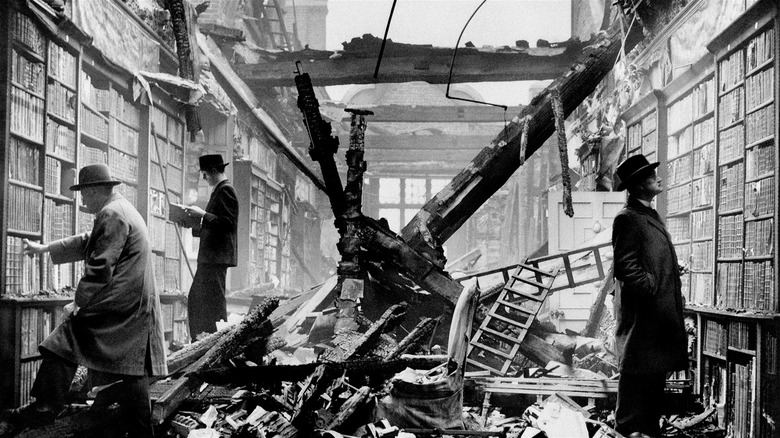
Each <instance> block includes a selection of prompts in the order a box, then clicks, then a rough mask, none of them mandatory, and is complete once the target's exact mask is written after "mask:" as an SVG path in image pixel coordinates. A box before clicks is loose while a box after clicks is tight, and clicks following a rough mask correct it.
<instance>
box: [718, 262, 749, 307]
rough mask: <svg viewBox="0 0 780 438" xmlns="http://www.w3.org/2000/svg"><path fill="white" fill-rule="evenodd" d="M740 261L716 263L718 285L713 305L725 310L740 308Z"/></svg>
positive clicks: (741, 290)
mask: <svg viewBox="0 0 780 438" xmlns="http://www.w3.org/2000/svg"><path fill="white" fill-rule="evenodd" d="M741 287H742V263H718V285H717V292H716V295H715V306H716V307H718V308H720V309H725V310H741V309H743V308H744V307H743V304H742V294H743V289H741Z"/></svg>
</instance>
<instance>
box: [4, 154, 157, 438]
mask: <svg viewBox="0 0 780 438" xmlns="http://www.w3.org/2000/svg"><path fill="white" fill-rule="evenodd" d="M116 184H119V181H116V180H114V179H112V178H111V175H110V172H109V169H108V166H106V165H104V164H96V165H90V166H85V167H84V168H82V169H81V171H80V172H79V184H76V185H74V186H72V187H71V190H80V191H81V198H82V203H83V204H84V206H85V207H86V210H87V211H88V212H89V213H94V214H95V221H94V225H93V227H92V231H91V232H89V233H84V234H80V235H76V236H72V237H68V238H65V239H61V240H58V241H54V242H51V243H48V244H40V243H36V242H31V241H25V244H26V245H25V252H26V253H27V254H34V253H42V252H47V251H48V252H50V253H51V258H52V261H53V262H54V263H66V262H74V261H81V260H83V261H84V276H83V277H82V278H81V280H80V281H79V283H78V286H77V287H76V293H75V297H74V301H73V302H72V303H70V304H68V305H67V306H66V307H65V318H66V319H65V321H63V323H62V324H60V325H59V326H58V327H57V328H55V329H54V331H52V333H51V334H50V335H49V336H48V337H47V338H46V339H45V340H44V341H43V343H41V345H40V346H39V349H40V351H41V355H42V356H43V362H42V364H41V367H40V369H39V371H38V374H37V376H36V379H35V383H34V385H33V387H32V390H31V395H32V396H33V397H35V402H33V403H32V404H30V405H27V406H24V407H22V408H19V409H17V410H16V411H15V412H12V413H11V418H12V419H14V418H17V419H22V420H29V419H33V420H37V421H42V422H46V421H50V420H51V421H53V419H54V415H56V413H57V412H58V410H60V409H61V408H62V406H63V405H65V404H66V403H67V398H66V397H67V393H68V390H69V387H70V383H71V380H72V379H73V376H74V374H75V371H76V367H77V365H83V366H85V367H86V368H88V369H89V375H90V384H94V385H95V386H103V385H111V386H110V387H109V388H108V389H107V390H105V391H101V392H100V393H99V395H98V398H97V399H96V401H95V404H96V405H99V404H102V403H103V402H105V403H107V404H108V403H111V402H112V401H118V402H119V403H120V405H121V406H122V408H123V411H124V412H125V413H126V414H127V422H128V423H127V426H128V431H129V432H130V436H133V437H146V436H153V429H152V423H151V404H150V399H149V381H148V377H149V376H163V375H166V374H167V367H166V362H165V350H164V347H163V340H164V338H163V328H162V311H161V307H160V299H159V296H158V294H157V289H156V287H155V282H154V274H153V272H152V255H151V247H150V244H149V233H148V231H147V228H146V223H145V222H144V219H143V217H141V215H140V214H139V213H138V211H137V210H136V209H135V207H133V205H132V204H130V202H128V201H127V200H126V199H125V198H124V197H123V196H122V195H120V194H118V193H113V186H114V185H116Z"/></svg>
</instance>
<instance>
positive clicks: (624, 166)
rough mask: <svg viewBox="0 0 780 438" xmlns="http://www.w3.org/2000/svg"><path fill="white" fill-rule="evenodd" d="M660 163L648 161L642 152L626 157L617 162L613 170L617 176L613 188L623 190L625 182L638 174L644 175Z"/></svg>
mask: <svg viewBox="0 0 780 438" xmlns="http://www.w3.org/2000/svg"><path fill="white" fill-rule="evenodd" d="M660 164H661V163H650V162H649V161H647V158H646V157H645V156H644V155H642V154H639V155H632V156H630V157H628V158H626V159H625V160H623V162H622V163H620V164H618V166H617V169H616V170H615V175H617V177H618V185H617V187H615V189H616V190H617V191H621V190H624V189H625V188H626V184H628V183H630V182H631V181H632V180H634V179H636V178H637V177H639V176H643V175H645V174H646V173H647V172H649V171H651V170H653V169H655V168H656V167H658V166H659V165H660Z"/></svg>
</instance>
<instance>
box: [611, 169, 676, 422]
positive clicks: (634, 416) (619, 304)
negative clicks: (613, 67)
mask: <svg viewBox="0 0 780 438" xmlns="http://www.w3.org/2000/svg"><path fill="white" fill-rule="evenodd" d="M658 165H659V163H652V164H651V163H649V162H648V160H647V158H646V157H645V156H644V155H634V156H631V157H629V158H627V159H626V160H625V161H623V162H622V163H620V164H619V165H618V167H617V171H616V174H617V177H618V178H619V181H620V182H619V184H618V186H617V189H618V190H624V189H627V190H628V201H627V203H626V206H625V208H623V210H621V211H620V212H619V213H618V214H617V216H616V217H615V221H614V224H613V228H612V246H613V248H614V256H615V259H614V270H615V279H616V293H615V307H616V315H617V328H616V333H615V338H616V344H617V350H618V358H619V369H620V378H619V382H618V402H617V409H616V412H615V420H616V423H617V426H616V429H617V431H618V432H620V433H621V434H623V435H625V436H629V435H631V434H634V433H635V434H636V435H634V436H642V435H641V434H645V435H649V436H652V437H658V436H660V435H661V432H660V426H659V421H660V417H661V413H662V410H661V408H662V403H663V400H662V399H663V393H664V388H665V386H666V377H667V373H669V372H672V371H677V370H683V369H686V368H687V367H688V357H687V348H688V344H687V335H686V332H685V324H684V319H683V305H684V303H683V297H682V293H681V281H680V274H681V272H682V268H681V267H680V266H679V265H678V261H677V254H676V253H675V250H674V246H673V245H672V239H671V237H670V236H669V233H667V231H666V227H665V226H664V224H663V222H662V220H661V218H660V217H659V215H658V213H657V212H656V211H655V210H654V209H653V208H652V206H651V205H652V204H651V202H652V200H653V198H654V197H655V196H656V195H658V194H659V193H661V192H662V191H663V187H662V186H661V179H660V178H659V177H658V175H657V174H656V171H655V169H656V167H658Z"/></svg>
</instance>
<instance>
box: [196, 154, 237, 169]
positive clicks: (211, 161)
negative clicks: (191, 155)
mask: <svg viewBox="0 0 780 438" xmlns="http://www.w3.org/2000/svg"><path fill="white" fill-rule="evenodd" d="M198 164H199V165H200V170H204V169H211V168H212V167H216V168H217V169H219V168H222V169H224V168H225V166H227V165H228V164H230V163H225V162H224V161H222V155H220V154H211V155H203V156H201V157H199V158H198Z"/></svg>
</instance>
